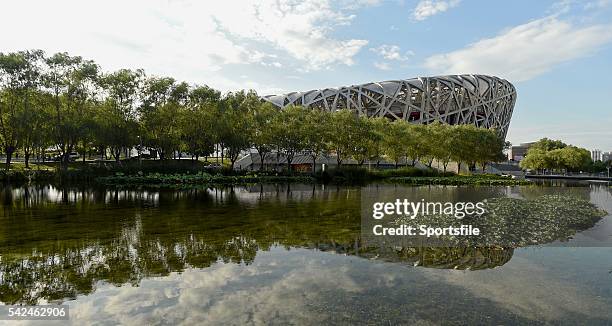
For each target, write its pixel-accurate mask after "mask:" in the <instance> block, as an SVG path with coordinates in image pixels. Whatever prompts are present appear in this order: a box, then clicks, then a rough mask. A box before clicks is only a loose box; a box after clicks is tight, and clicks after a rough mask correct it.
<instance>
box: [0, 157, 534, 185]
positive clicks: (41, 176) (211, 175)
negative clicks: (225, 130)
mask: <svg viewBox="0 0 612 326" xmlns="http://www.w3.org/2000/svg"><path fill="white" fill-rule="evenodd" d="M0 181H3V182H5V183H14V182H52V183H58V182H59V183H62V182H71V183H98V184H101V185H106V186H151V187H189V186H218V185H248V184H261V183H263V184H267V183H272V184H275V183H318V184H366V183H370V182H390V183H401V184H406V185H506V186H513V185H526V184H529V181H525V180H521V179H513V178H511V177H509V176H499V175H482V174H474V175H457V174H455V173H453V172H442V171H439V170H436V169H433V168H416V167H412V166H405V167H399V168H395V169H376V168H366V167H361V166H342V167H341V168H335V169H327V170H325V171H317V172H316V173H315V174H312V173H310V172H300V171H286V170H285V171H248V170H231V169H228V168H227V167H223V166H212V165H211V164H210V162H198V161H189V160H182V161H180V160H174V161H143V162H138V161H122V162H104V163H95V162H73V163H71V164H70V165H69V166H68V167H67V168H65V169H63V168H61V167H60V166H59V164H57V163H44V164H37V165H35V166H33V167H32V168H25V167H24V166H22V165H17V164H16V165H13V166H12V168H11V169H10V170H9V171H8V172H7V171H0Z"/></svg>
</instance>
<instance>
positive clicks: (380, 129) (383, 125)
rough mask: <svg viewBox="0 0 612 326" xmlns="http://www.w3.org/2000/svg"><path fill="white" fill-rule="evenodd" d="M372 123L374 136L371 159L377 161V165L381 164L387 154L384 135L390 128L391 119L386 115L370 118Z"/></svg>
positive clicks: (371, 141)
mask: <svg viewBox="0 0 612 326" xmlns="http://www.w3.org/2000/svg"><path fill="white" fill-rule="evenodd" d="M368 121H369V122H370V124H371V125H372V137H371V139H370V152H369V155H370V156H369V157H368V160H369V161H375V162H376V167H378V166H379V165H380V160H381V159H382V158H383V156H384V154H385V147H384V136H385V132H386V131H387V129H388V128H389V123H390V122H389V119H387V118H384V117H376V118H369V119H368Z"/></svg>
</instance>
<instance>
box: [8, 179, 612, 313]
mask: <svg viewBox="0 0 612 326" xmlns="http://www.w3.org/2000/svg"><path fill="white" fill-rule="evenodd" d="M552 183H553V184H551V181H543V182H539V183H538V184H537V185H534V186H513V187H488V186H478V187H473V186H459V187H456V186H453V187H451V186H419V187H414V186H400V185H386V184H372V185H367V186H363V187H349V186H329V185H327V186H324V185H300V184H291V185H256V186H249V187H246V186H243V187H228V188H202V189H187V190H168V189H166V190H162V189H157V190H156V189H112V188H100V187H93V186H66V187H57V186H52V185H27V186H3V187H2V188H0V302H2V303H4V304H45V303H65V304H68V305H69V306H70V321H71V322H72V323H73V324H83V323H85V322H87V323H96V324H100V325H106V324H108V325H113V324H117V323H121V324H142V325H150V324H152V325H154V324H180V323H183V324H237V325H243V324H256V325H260V324H282V325H286V324H300V325H310V324H312V325H318V324H321V323H336V324H362V323H368V324H384V325H389V324H421V325H430V324H440V323H443V324H485V323H486V324H490V323H495V324H528V323H530V324H539V323H554V324H602V325H604V324H611V323H612V215H610V214H608V215H607V216H605V217H604V218H603V219H601V220H600V221H599V222H597V224H595V226H593V227H591V228H589V229H587V230H584V231H581V232H579V233H577V234H576V235H575V236H573V237H572V238H571V239H569V240H563V241H554V242H551V243H548V244H543V245H537V246H525V247H519V248H507V247H483V248H461V247H458V248H419V247H411V248H396V249H397V250H394V251H391V252H389V251H388V250H377V248H366V247H363V246H362V243H361V238H360V236H361V229H360V227H361V217H360V214H361V213H360V208H361V207H360V200H361V198H362V196H363V195H364V194H370V195H371V194H376V193H377V192H379V191H381V190H384V189H389V188H393V189H394V191H396V192H399V193H403V194H405V196H406V197H409V198H428V200H444V201H459V200H463V201H465V200H482V199H485V198H497V197H512V198H524V199H532V198H537V197H538V196H542V195H547V194H565V195H571V196H575V197H579V198H584V199H587V200H589V201H590V202H591V203H593V204H595V205H597V206H598V207H599V208H601V209H604V210H606V211H607V212H612V188H611V187H609V185H608V184H607V183H586V182H583V183H568V182H561V181H552ZM0 323H2V322H1V321H0ZM24 323H26V322H24ZM31 323H34V322H31ZM58 323H61V322H58ZM45 324H49V322H46V323H45Z"/></svg>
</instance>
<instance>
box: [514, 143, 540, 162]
mask: <svg viewBox="0 0 612 326" xmlns="http://www.w3.org/2000/svg"><path fill="white" fill-rule="evenodd" d="M533 144H535V142H530V143H522V144H520V145H517V146H512V147H511V148H510V153H509V155H508V159H509V160H510V161H515V162H520V161H522V160H523V159H524V158H525V156H526V155H527V151H528V150H529V148H530V147H531V146H532V145H533Z"/></svg>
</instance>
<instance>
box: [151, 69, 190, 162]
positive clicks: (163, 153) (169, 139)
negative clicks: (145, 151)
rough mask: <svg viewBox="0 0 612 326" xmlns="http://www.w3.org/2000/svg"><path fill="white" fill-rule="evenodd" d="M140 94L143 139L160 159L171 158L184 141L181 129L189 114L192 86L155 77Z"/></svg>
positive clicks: (170, 79)
mask: <svg viewBox="0 0 612 326" xmlns="http://www.w3.org/2000/svg"><path fill="white" fill-rule="evenodd" d="M141 93H142V95H141V96H142V105H141V106H140V107H139V112H140V120H141V126H142V132H141V134H142V136H141V137H143V140H144V143H145V145H146V146H147V147H149V148H150V149H155V150H156V151H157V152H158V153H159V156H160V158H161V159H168V158H172V153H174V151H176V150H177V149H180V147H181V144H182V139H183V138H184V133H183V130H182V126H183V122H184V121H183V116H184V115H186V114H187V112H186V110H187V108H186V105H187V101H188V97H189V86H188V85H187V84H186V83H178V84H177V83H176V82H175V81H174V79H172V78H157V77H152V78H148V79H147V80H145V82H144V86H143V88H142V91H141Z"/></svg>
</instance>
